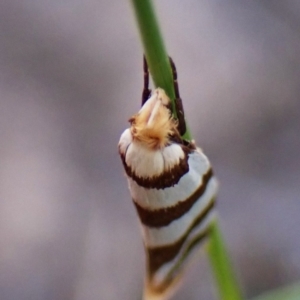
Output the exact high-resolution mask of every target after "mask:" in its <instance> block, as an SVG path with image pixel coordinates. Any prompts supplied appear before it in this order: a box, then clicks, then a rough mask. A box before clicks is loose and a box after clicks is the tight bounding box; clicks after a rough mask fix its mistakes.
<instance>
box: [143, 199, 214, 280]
mask: <svg viewBox="0 0 300 300" xmlns="http://www.w3.org/2000/svg"><path fill="white" fill-rule="evenodd" d="M214 204H215V199H214V198H212V200H211V202H210V203H209V204H208V206H207V207H206V208H205V209H204V210H203V211H202V212H201V213H200V214H199V215H198V217H197V218H196V219H195V220H194V222H193V223H192V225H191V226H190V227H189V228H188V230H187V231H186V232H185V234H184V235H183V236H182V237H181V238H180V239H179V240H178V241H177V242H175V243H173V244H170V245H166V246H162V247H156V248H147V249H146V251H147V254H148V270H149V275H150V277H151V276H152V275H153V274H154V273H155V272H156V271H157V270H158V269H159V268H160V267H161V266H162V265H164V264H165V263H167V262H169V261H171V260H172V259H174V258H175V256H176V255H177V254H178V252H179V251H180V249H181V247H182V246H183V244H184V242H185V241H186V239H187V238H188V236H189V234H190V233H191V231H192V230H193V229H195V228H196V227H197V226H198V225H200V223H201V222H202V221H203V220H204V218H205V217H206V216H207V215H208V213H209V212H210V211H211V209H212V208H213V207H214Z"/></svg>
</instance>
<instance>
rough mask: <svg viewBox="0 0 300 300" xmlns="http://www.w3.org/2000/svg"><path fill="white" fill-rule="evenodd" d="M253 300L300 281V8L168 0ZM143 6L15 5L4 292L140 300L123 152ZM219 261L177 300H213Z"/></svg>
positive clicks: (0, 183)
mask: <svg viewBox="0 0 300 300" xmlns="http://www.w3.org/2000/svg"><path fill="white" fill-rule="evenodd" d="M156 7H157V11H158V14H159V18H160V23H161V26H162V29H163V34H164V37H165V40H166V45H167V48H168V51H169V53H170V55H171V56H172V57H173V59H174V60H175V62H176V65H177V69H178V73H179V84H180V91H181V96H182V98H183V101H184V106H185V111H186V116H187V118H188V122H189V126H190V127H191V130H192V132H193V134H194V137H195V139H196V141H197V143H198V144H199V146H201V148H202V149H203V150H204V151H205V153H206V154H207V155H208V156H209V157H210V159H211V161H212V163H213V166H214V169H215V173H216V174H217V176H218V178H219V181H220V188H221V189H220V195H219V199H218V201H219V203H218V211H219V214H220V221H221V225H222V230H223V232H224V235H225V238H226V241H227V244H228V247H229V249H230V253H231V256H232V260H233V262H234V266H235V269H236V272H237V274H238V277H239V280H240V282H241V284H242V286H243V290H244V292H245V294H246V295H247V297H252V296H255V295H258V294H260V293H262V292H264V291H266V290H268V289H271V288H275V287H280V286H282V285H285V284H289V283H292V282H295V281H297V280H299V279H300V251H299V249H300V234H299V228H300V201H299V194H300V187H299V185H300V181H299V179H300V159H299V153H300V101H299V97H300V84H299V78H300V2H299V1H297V0H285V1H280V0H278V1H276V0H269V1H267V0H264V1H258V0H253V1H241V0H226V1H224V0H222V1H221V0H201V1H199V0H185V1H179V0H172V1H170V0H168V1H167V0H160V1H156ZM142 80H143V72H142V48H141V45H140V41H139V36H138V32H137V28H136V26H135V20H134V18H133V12H132V10H131V6H130V1H117V0H113V1H103V0H97V1H96V0H85V1H78V0H72V1H68V0H65V1H58V0H24V1H19V0H1V2H0V295H1V296H0V298H1V300H27V299H28V300H53V299H63V300H99V299H101V300H119V299H122V300H140V295H141V289H142V283H143V276H144V252H143V247H142V240H141V237H140V232H139V226H138V220H137V217H136V214H135V211H134V207H133V205H132V203H131V199H130V196H129V192H128V190H127V184H126V180H125V177H124V171H123V169H122V165H121V161H120V158H119V156H118V153H117V143H118V140H119V137H120V134H121V133H122V131H123V130H124V129H125V128H126V127H127V126H128V122H127V120H128V118H129V117H130V116H131V115H132V114H133V113H135V112H136V111H137V110H138V109H139V106H140V98H141V91H142ZM215 295H216V293H215V290H214V285H213V280H212V278H211V274H210V270H209V266H208V264H207V261H206V257H205V255H202V258H201V259H200V260H199V263H197V264H196V265H195V266H193V267H192V268H191V269H190V270H189V272H188V274H187V277H186V280H185V284H184V285H183V286H182V288H181V289H180V291H179V293H178V294H177V295H176V296H175V297H174V300H182V299H187V300H199V299H205V300H212V299H216V298H215Z"/></svg>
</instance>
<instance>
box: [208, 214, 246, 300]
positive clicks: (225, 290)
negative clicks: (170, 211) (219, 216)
mask: <svg viewBox="0 0 300 300" xmlns="http://www.w3.org/2000/svg"><path fill="white" fill-rule="evenodd" d="M210 229H211V232H210V240H209V242H208V245H207V252H208V256H209V260H210V264H211V267H212V270H213V273H214V276H215V280H216V282H217V286H218V290H219V295H220V299H222V300H241V299H242V298H243V297H242V294H241V291H240V289H239V286H238V284H237V281H236V278H235V276H234V272H233V269H232V267H231V263H230V259H229V255H228V253H227V249H226V246H225V243H224V240H223V237H222V233H221V230H220V226H219V224H218V222H217V220H216V221H215V222H213V223H212V224H211V228H210Z"/></svg>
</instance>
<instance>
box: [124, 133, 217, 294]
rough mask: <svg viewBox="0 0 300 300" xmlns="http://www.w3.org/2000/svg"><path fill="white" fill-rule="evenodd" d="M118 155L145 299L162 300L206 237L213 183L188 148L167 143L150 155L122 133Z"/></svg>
mask: <svg viewBox="0 0 300 300" xmlns="http://www.w3.org/2000/svg"><path fill="white" fill-rule="evenodd" d="M119 152H120V155H121V158H122V162H123V165H124V168H125V171H126V174H127V178H128V185H129V190H130V193H131V196H132V199H133V202H134V205H135V207H136V209H137V212H138V215H139V218H140V221H141V225H142V233H143V239H144V246H145V250H146V254H147V278H146V288H145V298H144V299H166V297H168V295H169V293H172V291H173V290H174V289H173V287H174V286H175V284H176V283H177V282H178V279H179V278H180V274H181V271H182V269H183V267H184V266H185V265H186V264H187V262H188V260H189V258H190V257H191V255H190V254H191V253H192V252H194V250H195V249H197V246H198V245H199V244H200V242H201V241H203V238H204V237H206V236H207V234H208V231H209V224H210V222H211V221H212V218H213V210H212V209H213V206H214V199H215V196H216V193H217V189H218V188H217V181H216V179H215V177H214V176H213V172H212V169H211V166H210V163H209V161H208V159H207V157H206V156H205V155H204V154H203V152H202V151H201V150H200V149H199V148H196V147H195V146H194V145H193V144H190V145H185V144H184V143H183V142H182V143H181V142H178V141H177V142H170V143H169V144H168V145H167V146H166V147H164V148H160V149H156V150H153V149H149V148H147V147H144V146H143V145H141V144H140V143H139V142H136V141H135V140H134V139H133V138H132V134H131V131H130V129H127V130H125V132H124V133H123V134H122V136H121V139H120V143H119Z"/></svg>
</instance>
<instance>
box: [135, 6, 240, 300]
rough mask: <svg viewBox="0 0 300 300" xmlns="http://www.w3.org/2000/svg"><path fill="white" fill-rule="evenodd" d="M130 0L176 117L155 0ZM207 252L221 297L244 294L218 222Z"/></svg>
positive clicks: (155, 77) (236, 298) (156, 80)
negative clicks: (154, 7) (238, 283)
mask: <svg viewBox="0 0 300 300" xmlns="http://www.w3.org/2000/svg"><path fill="white" fill-rule="evenodd" d="M131 2H132V4H133V8H134V11H135V15H136V19H137V23H138V28H139V32H140V36H141V40H142V44H143V48H144V53H145V55H146V59H147V62H148V65H149V69H150V73H151V75H152V78H153V82H154V84H155V86H156V87H161V88H163V89H164V90H165V91H166V93H167V94H168V95H169V97H170V99H171V100H172V106H173V114H174V116H175V117H176V111H175V105H174V101H173V100H174V98H175V94H174V88H173V78H172V71H171V67H170V63H169V58H168V55H167V51H166V49H165V46H164V42H163V39H162V35H161V32H160V30H159V26H158V22H157V19H156V15H155V12H154V9H153V5H152V2H151V0H131ZM184 138H185V139H187V140H191V139H192V136H191V134H190V132H189V131H188V130H187V133H186V134H185V135H184ZM208 255H209V258H210V263H211V266H212V270H213V273H214V276H215V279H216V284H217V286H218V289H219V293H220V299H222V300H241V299H242V296H241V293H240V290H239V288H238V285H237V283H236V280H235V277H234V274H233V271H232V269H231V265H230V261H229V258H228V255H227V250H226V247H225V244H224V242H223V239H222V235H221V232H220V229H219V225H218V223H217V222H215V223H213V224H212V227H211V237H210V241H209V245H208Z"/></svg>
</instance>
